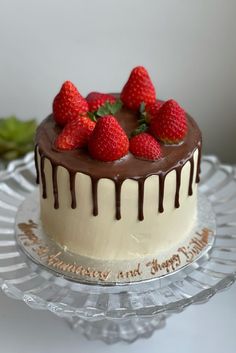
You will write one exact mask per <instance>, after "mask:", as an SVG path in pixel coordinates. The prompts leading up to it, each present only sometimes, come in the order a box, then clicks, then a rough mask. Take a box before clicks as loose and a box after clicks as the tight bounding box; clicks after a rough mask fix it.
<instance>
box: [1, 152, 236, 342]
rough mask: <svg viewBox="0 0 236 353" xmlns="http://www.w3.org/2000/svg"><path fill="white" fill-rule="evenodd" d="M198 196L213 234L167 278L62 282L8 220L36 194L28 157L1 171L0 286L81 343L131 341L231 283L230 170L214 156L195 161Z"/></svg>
mask: <svg viewBox="0 0 236 353" xmlns="http://www.w3.org/2000/svg"><path fill="white" fill-rule="evenodd" d="M201 167H202V177H201V183H200V190H201V192H202V193H203V194H204V195H205V196H206V197H207V198H208V200H209V201H210V202H211V205H212V208H213V210H214V212H215V216H216V223H217V230H216V235H215V242H214V244H213V247H212V249H211V251H210V252H208V253H206V254H204V255H203V256H202V257H201V258H200V259H198V260H196V261H194V262H193V263H191V264H190V265H189V266H188V267H184V268H183V269H181V270H179V271H178V272H176V273H173V274H172V275H169V276H163V277H160V278H157V279H155V280H151V281H142V282H139V283H138V282H137V283H131V284H122V286H120V285H109V286H106V285H98V284H96V285H94V284H93V285H91V284H90V285H89V284H83V283H76V282H73V281H69V280H67V279H65V278H63V277H62V276H58V275H56V274H53V273H52V272H50V271H47V270H46V269H45V268H44V267H42V266H40V265H37V264H35V263H33V262H32V261H31V260H30V259H29V258H28V257H27V256H26V255H25V254H23V253H22V252H21V251H20V250H19V248H18V246H17V243H16V239H15V217H16V213H17V210H18V208H19V206H20V205H21V203H22V202H23V201H24V199H25V198H26V197H27V196H28V195H29V194H30V193H31V192H32V191H33V190H34V189H35V172H34V159H33V154H32V153H30V154H28V155H27V156H26V157H25V158H24V159H22V160H17V161H14V162H12V163H10V164H9V166H8V168H7V170H5V171H2V172H0V285H1V288H2V290H3V292H4V293H6V294H7V295H8V296H9V297H11V298H14V299H18V300H23V301H24V302H25V303H26V304H27V305H29V306H30V307H31V308H34V309H43V310H49V311H51V312H52V313H54V314H56V315H57V316H59V317H61V318H65V319H66V320H67V321H68V322H69V324H70V325H71V327H73V328H74V329H78V331H80V332H82V333H83V334H84V335H85V336H86V337H87V338H88V339H100V340H103V341H104V342H106V343H115V342H118V341H126V342H133V341H135V340H136V339H138V338H140V337H149V336H151V334H152V333H153V332H154V330H156V329H158V328H162V327H163V326H164V325H165V321H166V318H167V317H168V316H169V315H170V314H171V313H176V312H180V311H182V310H183V309H184V308H186V307H187V306H188V305H190V304H196V303H204V302H207V301H208V299H209V298H211V297H212V296H213V295H214V294H215V293H217V292H219V291H221V290H223V289H225V288H227V287H229V286H230V285H231V284H232V283H233V282H234V281H235V278H236V169H235V168H233V167H231V166H226V165H221V164H220V162H219V161H218V159H217V158H216V157H214V156H208V157H204V158H203V161H202V166H201Z"/></svg>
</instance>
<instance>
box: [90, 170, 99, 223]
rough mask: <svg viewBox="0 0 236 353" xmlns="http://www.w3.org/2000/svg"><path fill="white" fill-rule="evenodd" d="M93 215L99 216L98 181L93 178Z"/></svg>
mask: <svg viewBox="0 0 236 353" xmlns="http://www.w3.org/2000/svg"><path fill="white" fill-rule="evenodd" d="M91 182H92V197H93V215H94V216H97V215H98V179H97V178H92V177H91Z"/></svg>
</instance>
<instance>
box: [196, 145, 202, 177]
mask: <svg viewBox="0 0 236 353" xmlns="http://www.w3.org/2000/svg"><path fill="white" fill-rule="evenodd" d="M201 156H202V149H201V143H199V148H198V158H197V174H196V183H199V181H200V173H201Z"/></svg>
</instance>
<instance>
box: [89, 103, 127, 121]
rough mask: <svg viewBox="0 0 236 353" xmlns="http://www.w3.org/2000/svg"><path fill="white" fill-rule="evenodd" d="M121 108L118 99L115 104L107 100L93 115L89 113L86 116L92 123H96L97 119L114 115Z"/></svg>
mask: <svg viewBox="0 0 236 353" xmlns="http://www.w3.org/2000/svg"><path fill="white" fill-rule="evenodd" d="M121 108H122V102H121V100H120V99H117V100H116V101H115V103H111V102H109V101H108V100H107V101H106V102H105V103H104V104H103V105H101V106H100V107H99V108H98V110H97V111H95V112H94V113H92V112H89V113H88V115H89V117H90V119H91V120H92V121H97V118H100V117H102V116H106V115H115V114H116V113H117V112H118V111H119V110H120V109H121Z"/></svg>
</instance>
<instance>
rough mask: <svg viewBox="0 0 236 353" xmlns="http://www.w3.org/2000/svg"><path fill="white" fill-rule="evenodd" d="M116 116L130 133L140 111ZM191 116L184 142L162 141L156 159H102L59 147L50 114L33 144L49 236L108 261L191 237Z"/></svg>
mask: <svg viewBox="0 0 236 353" xmlns="http://www.w3.org/2000/svg"><path fill="white" fill-rule="evenodd" d="M115 116H116V119H117V120H118V122H119V123H120V125H121V126H122V127H123V129H124V131H125V132H126V134H127V135H128V136H130V133H131V132H132V131H133V130H134V129H135V128H137V125H138V119H137V113H136V112H134V111H131V110H130V109H128V108H126V107H123V108H122V109H121V110H120V111H119V112H118V113H116V114H115ZM186 119H187V126H188V129H187V134H186V136H185V137H184V139H183V141H182V142H181V143H180V144H178V145H174V144H172V145H166V144H162V146H161V148H162V156H161V158H160V159H158V160H157V161H147V160H141V159H138V158H136V157H134V155H132V154H131V153H130V152H129V153H128V154H127V155H126V156H124V157H123V158H121V159H119V160H116V161H113V162H103V161H98V160H95V159H93V158H92V157H91V156H90V155H89V153H88V151H87V150H86V149H83V150H81V149H80V150H77V149H75V150H72V151H61V150H60V151H59V150H58V149H57V148H55V147H54V142H55V139H56V137H57V136H58V134H59V133H60V131H61V128H60V127H59V126H58V125H57V124H56V123H55V121H54V118H53V115H50V116H49V117H47V118H46V119H45V120H44V121H43V122H42V123H41V124H40V125H39V127H38V129H37V135H36V148H35V161H36V170H37V181H38V183H39V184H40V199H41V221H42V225H43V228H44V230H45V232H46V233H47V235H48V236H49V237H51V238H52V239H54V240H55V241H56V242H57V243H59V244H61V245H62V246H63V247H64V248H65V249H67V250H68V251H71V252H73V253H75V254H79V255H83V256H87V257H90V258H94V259H103V260H122V259H126V260H127V259H135V258H141V257H146V256H152V255H153V256H154V255H155V256H156V255H157V254H158V252H162V251H168V250H169V249H170V248H172V247H173V246H175V245H178V243H180V242H181V241H183V240H184V239H185V238H186V237H188V236H189V232H190V231H191V229H192V227H193V226H194V223H195V221H196V216H197V183H198V181H199V173H200V159H201V132H200V130H199V128H198V126H197V124H196V122H195V121H194V120H193V118H191V117H190V116H189V115H188V114H187V115H186Z"/></svg>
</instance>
